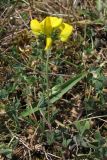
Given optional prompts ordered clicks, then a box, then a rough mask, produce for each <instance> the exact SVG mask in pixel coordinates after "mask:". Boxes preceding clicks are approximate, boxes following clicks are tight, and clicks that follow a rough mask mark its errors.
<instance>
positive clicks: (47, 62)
mask: <svg viewBox="0 0 107 160" xmlns="http://www.w3.org/2000/svg"><path fill="white" fill-rule="evenodd" d="M46 54H47V59H46V85H47V86H46V90H47V99H48V106H49V76H48V68H49V66H48V64H49V55H50V50H47V52H46Z"/></svg>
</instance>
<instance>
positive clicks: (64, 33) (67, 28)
mask: <svg viewBox="0 0 107 160" xmlns="http://www.w3.org/2000/svg"><path fill="white" fill-rule="evenodd" d="M60 30H61V33H60V35H59V38H60V40H61V41H63V42H66V41H67V40H68V38H69V36H70V35H71V34H72V32H73V30H74V28H73V26H71V25H69V24H67V23H63V24H62V25H61V26H60Z"/></svg>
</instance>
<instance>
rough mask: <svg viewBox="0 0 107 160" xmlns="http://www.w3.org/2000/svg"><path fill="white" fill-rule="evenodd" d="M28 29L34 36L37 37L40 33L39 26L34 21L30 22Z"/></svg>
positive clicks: (37, 22)
mask: <svg viewBox="0 0 107 160" xmlns="http://www.w3.org/2000/svg"><path fill="white" fill-rule="evenodd" d="M30 28H31V30H32V32H33V33H34V34H35V35H39V34H40V33H41V31H42V29H41V24H40V23H39V21H38V20H36V19H33V20H31V22H30Z"/></svg>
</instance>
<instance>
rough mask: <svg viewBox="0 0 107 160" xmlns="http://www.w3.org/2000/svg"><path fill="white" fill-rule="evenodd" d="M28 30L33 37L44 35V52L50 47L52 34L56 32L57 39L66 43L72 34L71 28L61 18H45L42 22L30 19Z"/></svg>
mask: <svg viewBox="0 0 107 160" xmlns="http://www.w3.org/2000/svg"><path fill="white" fill-rule="evenodd" d="M30 28H31V30H32V32H33V34H34V35H36V36H39V35H41V34H44V35H45V36H46V47H45V50H46V51H47V50H49V49H50V48H51V46H52V41H53V39H52V33H53V32H54V31H57V30H58V31H59V32H58V37H59V39H60V40H61V41H63V42H66V41H67V40H68V38H69V36H70V35H71V34H72V32H73V26H72V25H69V24H67V23H64V22H63V19H62V18H58V17H51V16H48V17H46V18H45V19H44V20H43V21H41V22H39V21H38V20H37V19H32V20H31V22H30Z"/></svg>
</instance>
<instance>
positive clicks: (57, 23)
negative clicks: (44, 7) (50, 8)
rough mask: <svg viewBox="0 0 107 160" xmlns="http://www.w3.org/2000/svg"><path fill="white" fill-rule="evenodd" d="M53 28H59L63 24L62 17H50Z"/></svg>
mask: <svg viewBox="0 0 107 160" xmlns="http://www.w3.org/2000/svg"><path fill="white" fill-rule="evenodd" d="M49 18H50V21H51V26H52V28H58V27H59V26H60V25H61V24H62V18H57V17H49Z"/></svg>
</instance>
